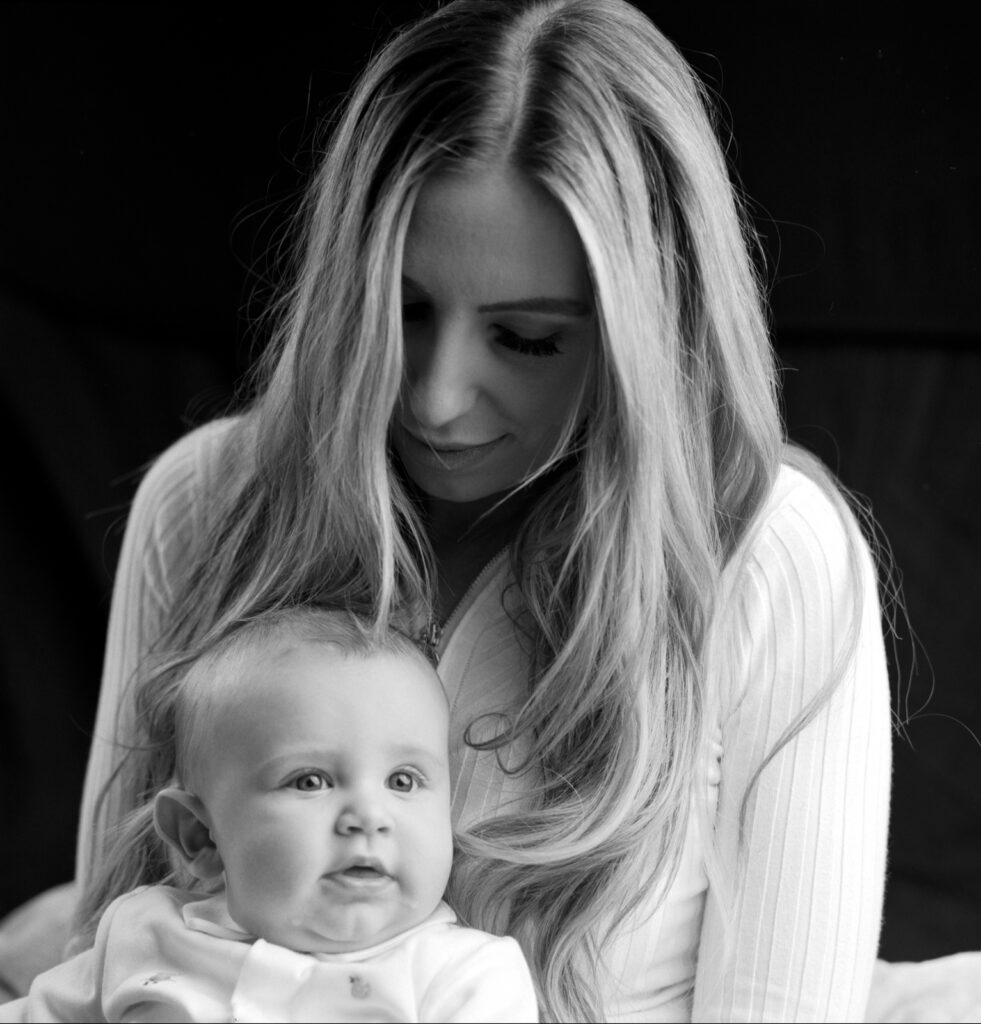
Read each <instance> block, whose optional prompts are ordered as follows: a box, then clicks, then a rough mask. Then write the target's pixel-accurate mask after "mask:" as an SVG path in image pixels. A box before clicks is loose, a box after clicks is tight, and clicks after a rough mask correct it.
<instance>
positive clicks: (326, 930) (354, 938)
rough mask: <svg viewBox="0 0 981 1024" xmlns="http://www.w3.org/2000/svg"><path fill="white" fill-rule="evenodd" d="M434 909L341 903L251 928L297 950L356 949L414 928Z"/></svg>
mask: <svg viewBox="0 0 981 1024" xmlns="http://www.w3.org/2000/svg"><path fill="white" fill-rule="evenodd" d="M435 909H436V908H435V907H429V908H427V909H426V910H425V912H422V911H419V910H418V909H416V908H411V907H400V908H399V910H400V911H401V913H392V912H391V908H387V910H388V912H386V911H385V910H383V909H382V908H378V907H344V908H342V909H340V910H335V911H332V912H331V913H330V914H326V915H320V916H319V917H318V918H316V919H310V920H305V921H302V922H296V923H290V924H286V923H282V922H277V923H272V922H267V926H266V927H260V928H254V929H251V930H252V932H253V934H256V935H258V936H259V937H260V938H263V939H265V940H266V941H267V942H272V943H275V944H276V945H279V946H285V947H286V948H287V949H294V950H296V951H297V952H300V953H356V952H358V951H359V950H362V949H368V948H370V947H371V946H377V945H378V944H379V943H382V942H385V941H386V940H387V939H391V938H394V937H395V936H397V935H401V934H402V933H403V932H406V931H408V930H409V929H410V928H414V927H415V926H416V925H417V924H421V923H422V922H423V921H424V920H425V919H426V918H427V917H429V915H430V914H431V913H432V912H433V911H434V910H435Z"/></svg>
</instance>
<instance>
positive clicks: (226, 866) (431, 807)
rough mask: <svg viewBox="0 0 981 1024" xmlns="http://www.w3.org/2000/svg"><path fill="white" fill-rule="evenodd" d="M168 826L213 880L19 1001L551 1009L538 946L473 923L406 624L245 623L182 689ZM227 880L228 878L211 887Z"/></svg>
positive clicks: (372, 1009)
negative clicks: (377, 637)
mask: <svg viewBox="0 0 981 1024" xmlns="http://www.w3.org/2000/svg"><path fill="white" fill-rule="evenodd" d="M179 694H180V695H179V697H178V701H177V714H176V735H177V778H178V779H179V784H178V785H175V786H171V787H168V788H165V789H163V790H161V791H160V792H159V793H157V795H156V798H155V803H154V824H155V827H156V830H157V832H158V834H159V835H160V837H161V838H162V839H163V840H164V841H165V842H166V843H167V844H168V846H169V848H170V849H171V851H172V852H173V855H174V857H175V858H176V860H177V862H178V864H179V865H183V866H184V868H186V871H187V872H188V873H189V875H190V876H193V878H194V879H195V880H197V881H196V883H195V884H194V886H193V891H190V890H184V889H176V888H172V887H169V886H163V885H158V886H149V887H144V888H141V889H137V890H135V891H133V892H131V893H129V894H127V895H125V896H123V897H121V898H119V899H117V900H116V901H115V902H113V903H112V904H110V906H109V907H108V909H107V910H106V912H105V914H104V915H103V917H102V920H101V923H100V925H99V930H98V934H97V938H96V942H95V947H94V948H93V949H91V950H87V951H86V952H84V953H81V954H80V955H79V956H77V957H75V958H74V959H73V960H70V961H68V962H67V963H65V964H62V965H60V966H59V967H56V968H54V969H53V970H51V971H48V972H47V973H46V974H43V975H41V976H40V977H39V978H38V979H37V980H36V981H35V983H34V985H33V986H32V988H31V991H30V994H29V995H28V996H27V997H25V998H24V999H21V1000H17V1001H16V1002H14V1003H8V1004H6V1005H4V1006H2V1007H0V1019H3V1020H110V1021H116V1020H139V1021H149V1020H154V1021H174V1020H190V1021H227V1020H236V1021H316V1020H321V1021H354V1020H357V1021H481V1020H483V1021H536V1020H537V1006H536V1000H535V993H534V988H533V985H532V981H531V976H530V973H529V971H528V967H527V964H526V963H525V960H524V957H523V956H522V953H521V951H520V948H519V946H518V944H517V943H516V942H515V941H514V940H513V939H510V938H498V937H496V936H492V935H489V934H487V933H485V932H480V931H476V930H474V929H471V928H466V927H463V926H461V925H460V924H458V923H457V921H456V917H455V915H454V913H453V912H452V910H450V908H449V907H448V906H447V905H446V904H445V903H444V902H442V896H443V891H444V889H445V887H446V883H447V879H448V877H449V873H450V867H451V862H452V855H453V843H452V836H451V828H450V780H449V769H448V756H447V745H448V739H447V736H448V709H447V706H446V699H445V695H444V693H443V690H442V687H441V685H440V682H439V679H438V677H437V676H436V673H435V672H434V671H433V669H432V668H431V666H430V665H429V663H428V662H427V661H426V660H425V658H424V657H423V656H422V654H421V653H420V652H419V651H418V650H417V649H416V648H415V646H414V645H413V644H412V643H411V642H410V641H409V640H407V639H405V638H404V637H401V636H399V635H398V634H394V633H393V634H391V635H390V636H388V637H387V638H385V639H384V640H383V641H382V642H381V643H375V642H371V641H369V640H368V639H367V638H366V636H365V634H364V632H363V630H361V629H360V628H359V626H358V623H357V622H356V621H355V620H354V618H353V617H352V616H350V615H348V614H346V613H342V612H336V611H334V612H327V611H322V610H316V609H293V610H290V611H287V612H279V613H274V614H271V615H267V616H265V617H263V618H260V619H258V620H256V621H255V622H253V623H250V624H249V625H246V626H244V627H242V628H241V629H239V630H238V631H236V632H235V633H234V634H232V635H231V637H230V638H229V639H227V640H226V641H224V642H223V643H221V644H220V645H219V646H218V647H217V648H215V649H213V650H212V651H211V652H210V653H208V654H207V655H205V656H204V657H202V658H201V659H199V660H198V661H197V662H196V663H195V664H194V665H193V666H192V667H191V668H190V670H189V671H188V672H187V674H186V676H185V678H184V680H183V683H182V685H181V688H180V691H179ZM209 892H210V893H211V895H208V893H209Z"/></svg>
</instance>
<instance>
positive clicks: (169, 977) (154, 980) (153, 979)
mask: <svg viewBox="0 0 981 1024" xmlns="http://www.w3.org/2000/svg"><path fill="white" fill-rule="evenodd" d="M175 977H176V975H173V974H164V973H163V972H160V973H159V974H151V975H150V977H149V978H147V979H146V981H144V982H143V985H144V987H145V986H147V985H157V984H159V983H160V982H161V981H173V980H174V978H175Z"/></svg>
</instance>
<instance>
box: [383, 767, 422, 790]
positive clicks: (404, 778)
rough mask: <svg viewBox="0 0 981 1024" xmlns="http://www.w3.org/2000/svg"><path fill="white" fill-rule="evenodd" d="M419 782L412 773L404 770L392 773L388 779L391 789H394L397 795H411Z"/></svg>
mask: <svg viewBox="0 0 981 1024" xmlns="http://www.w3.org/2000/svg"><path fill="white" fill-rule="evenodd" d="M418 782H419V780H418V779H417V778H416V776H415V775H413V774H412V772H407V771H405V770H404V769H401V770H399V771H397V772H392V774H391V775H389V777H388V786H389V788H390V789H394V790H395V791H396V792H397V793H411V792H412V790H414V789H415V788H416V785H417V784H418Z"/></svg>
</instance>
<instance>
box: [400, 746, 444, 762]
mask: <svg viewBox="0 0 981 1024" xmlns="http://www.w3.org/2000/svg"><path fill="white" fill-rule="evenodd" d="M390 753H391V754H392V756H393V757H394V758H395V759H396V760H399V761H435V762H436V763H437V764H444V763H446V761H447V760H448V755H447V754H446V753H444V752H443V751H433V750H430V749H429V748H428V747H420V746H418V745H417V744H415V743H406V744H400V745H398V746H394V747H392V748H391V751H390Z"/></svg>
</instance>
